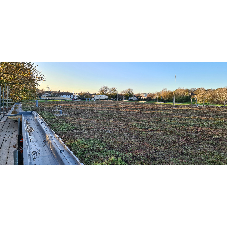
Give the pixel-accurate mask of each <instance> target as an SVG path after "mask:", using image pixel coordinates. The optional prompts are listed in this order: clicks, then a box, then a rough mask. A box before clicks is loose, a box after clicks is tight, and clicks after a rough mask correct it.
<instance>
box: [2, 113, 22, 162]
mask: <svg viewBox="0 0 227 227" xmlns="http://www.w3.org/2000/svg"><path fill="white" fill-rule="evenodd" d="M0 119H1V118H0ZM17 139H18V122H17V121H15V120H13V119H9V118H7V117H6V116H5V117H3V118H2V119H1V120H0V165H13V164H14V154H13V152H14V150H16V149H17Z"/></svg>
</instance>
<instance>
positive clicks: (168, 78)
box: [35, 62, 227, 93]
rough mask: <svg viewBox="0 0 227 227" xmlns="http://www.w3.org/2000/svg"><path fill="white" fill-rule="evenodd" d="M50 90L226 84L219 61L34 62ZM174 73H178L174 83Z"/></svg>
mask: <svg viewBox="0 0 227 227" xmlns="http://www.w3.org/2000/svg"><path fill="white" fill-rule="evenodd" d="M35 65H38V67H37V69H38V70H39V71H41V72H42V73H43V74H44V75H45V77H46V81H45V82H42V83H41V86H40V87H39V88H40V89H42V88H43V89H46V87H47V85H49V87H50V89H51V90H53V91H56V90H61V91H70V92H72V91H74V92H75V93H78V92H81V91H89V92H91V93H93V92H98V90H99V89H100V87H101V86H103V85H106V86H108V87H116V88H117V90H118V92H121V91H122V90H125V89H127V88H132V89H133V91H134V92H135V93H138V92H146V93H148V92H155V91H161V90H162V89H163V88H167V89H169V90H174V89H176V88H178V87H184V88H198V87H204V88H205V89H208V88H213V89H214V88H218V87H225V86H227V63H224V62H223V63H222V62H212V63H210V62H205V63H199V62H194V63H193V62H189V63H187V62H35ZM175 74H176V76H177V79H176V83H175Z"/></svg>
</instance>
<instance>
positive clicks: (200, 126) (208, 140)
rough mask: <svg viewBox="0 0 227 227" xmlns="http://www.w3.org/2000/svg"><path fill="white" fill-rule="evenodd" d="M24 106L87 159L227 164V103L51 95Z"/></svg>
mask: <svg viewBox="0 0 227 227" xmlns="http://www.w3.org/2000/svg"><path fill="white" fill-rule="evenodd" d="M60 106H61V107H60ZM56 108H58V109H61V110H62V111H63V115H62V116H56V115H55V113H56V111H54V110H56ZM23 109H24V110H35V111H37V112H38V113H40V114H41V116H42V117H43V118H44V119H45V120H46V122H47V123H48V124H49V125H50V126H51V128H52V129H53V130H54V131H55V132H56V133H57V134H58V135H59V136H60V137H61V138H62V139H63V141H64V142H65V143H66V144H67V146H68V147H69V148H70V149H71V150H72V151H73V152H74V153H75V155H76V156H77V157H78V158H79V159H80V161H81V162H83V163H84V164H147V165H148V164H149V165H150V164H152V165H157V164H158V165H159V164H161V165H175V164H180V165H182V164H187V165H207V164H208V165H209V164H218V165H220V164H227V138H226V137H227V121H226V117H227V108H225V107H215V106H206V107H198V108H196V107H191V106H190V105H188V106H187V105H177V106H175V107H173V106H172V105H168V104H166V105H155V104H153V103H138V102H111V101H97V102H50V101H49V102H43V103H40V105H39V107H38V108H36V107H35V103H34V102H25V103H23Z"/></svg>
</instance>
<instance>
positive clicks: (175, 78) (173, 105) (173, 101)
mask: <svg viewBox="0 0 227 227" xmlns="http://www.w3.org/2000/svg"><path fill="white" fill-rule="evenodd" d="M176 77H177V76H176V75H175V84H176ZM173 106H175V91H174V97H173Z"/></svg>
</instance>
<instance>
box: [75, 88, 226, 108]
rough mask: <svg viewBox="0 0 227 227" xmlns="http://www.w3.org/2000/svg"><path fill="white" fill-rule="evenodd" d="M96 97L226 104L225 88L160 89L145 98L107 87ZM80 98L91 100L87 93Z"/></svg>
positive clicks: (137, 94)
mask: <svg viewBox="0 0 227 227" xmlns="http://www.w3.org/2000/svg"><path fill="white" fill-rule="evenodd" d="M97 94H98V95H106V96H108V98H109V99H117V98H118V100H122V99H123V97H124V98H125V99H128V98H129V97H133V96H135V97H137V98H138V100H146V101H152V100H154V101H155V100H157V101H163V102H173V98H174V95H175V101H176V102H178V103H185V102H191V103H192V102H195V101H197V102H198V103H203V105H204V104H208V103H209V104H224V105H225V104H226V100H227V87H224V88H217V89H205V88H191V89H188V88H178V89H176V90H174V91H171V90H167V88H164V89H162V90H161V91H159V92H153V93H147V96H146V97H145V96H144V94H142V93H134V92H133V89H131V88H128V89H126V90H123V91H121V92H118V91H117V88H115V87H112V88H109V87H108V86H102V87H101V88H100V89H99V92H98V93H97ZM79 95H80V96H82V97H85V98H91V94H90V93H89V92H81V93H79Z"/></svg>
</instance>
